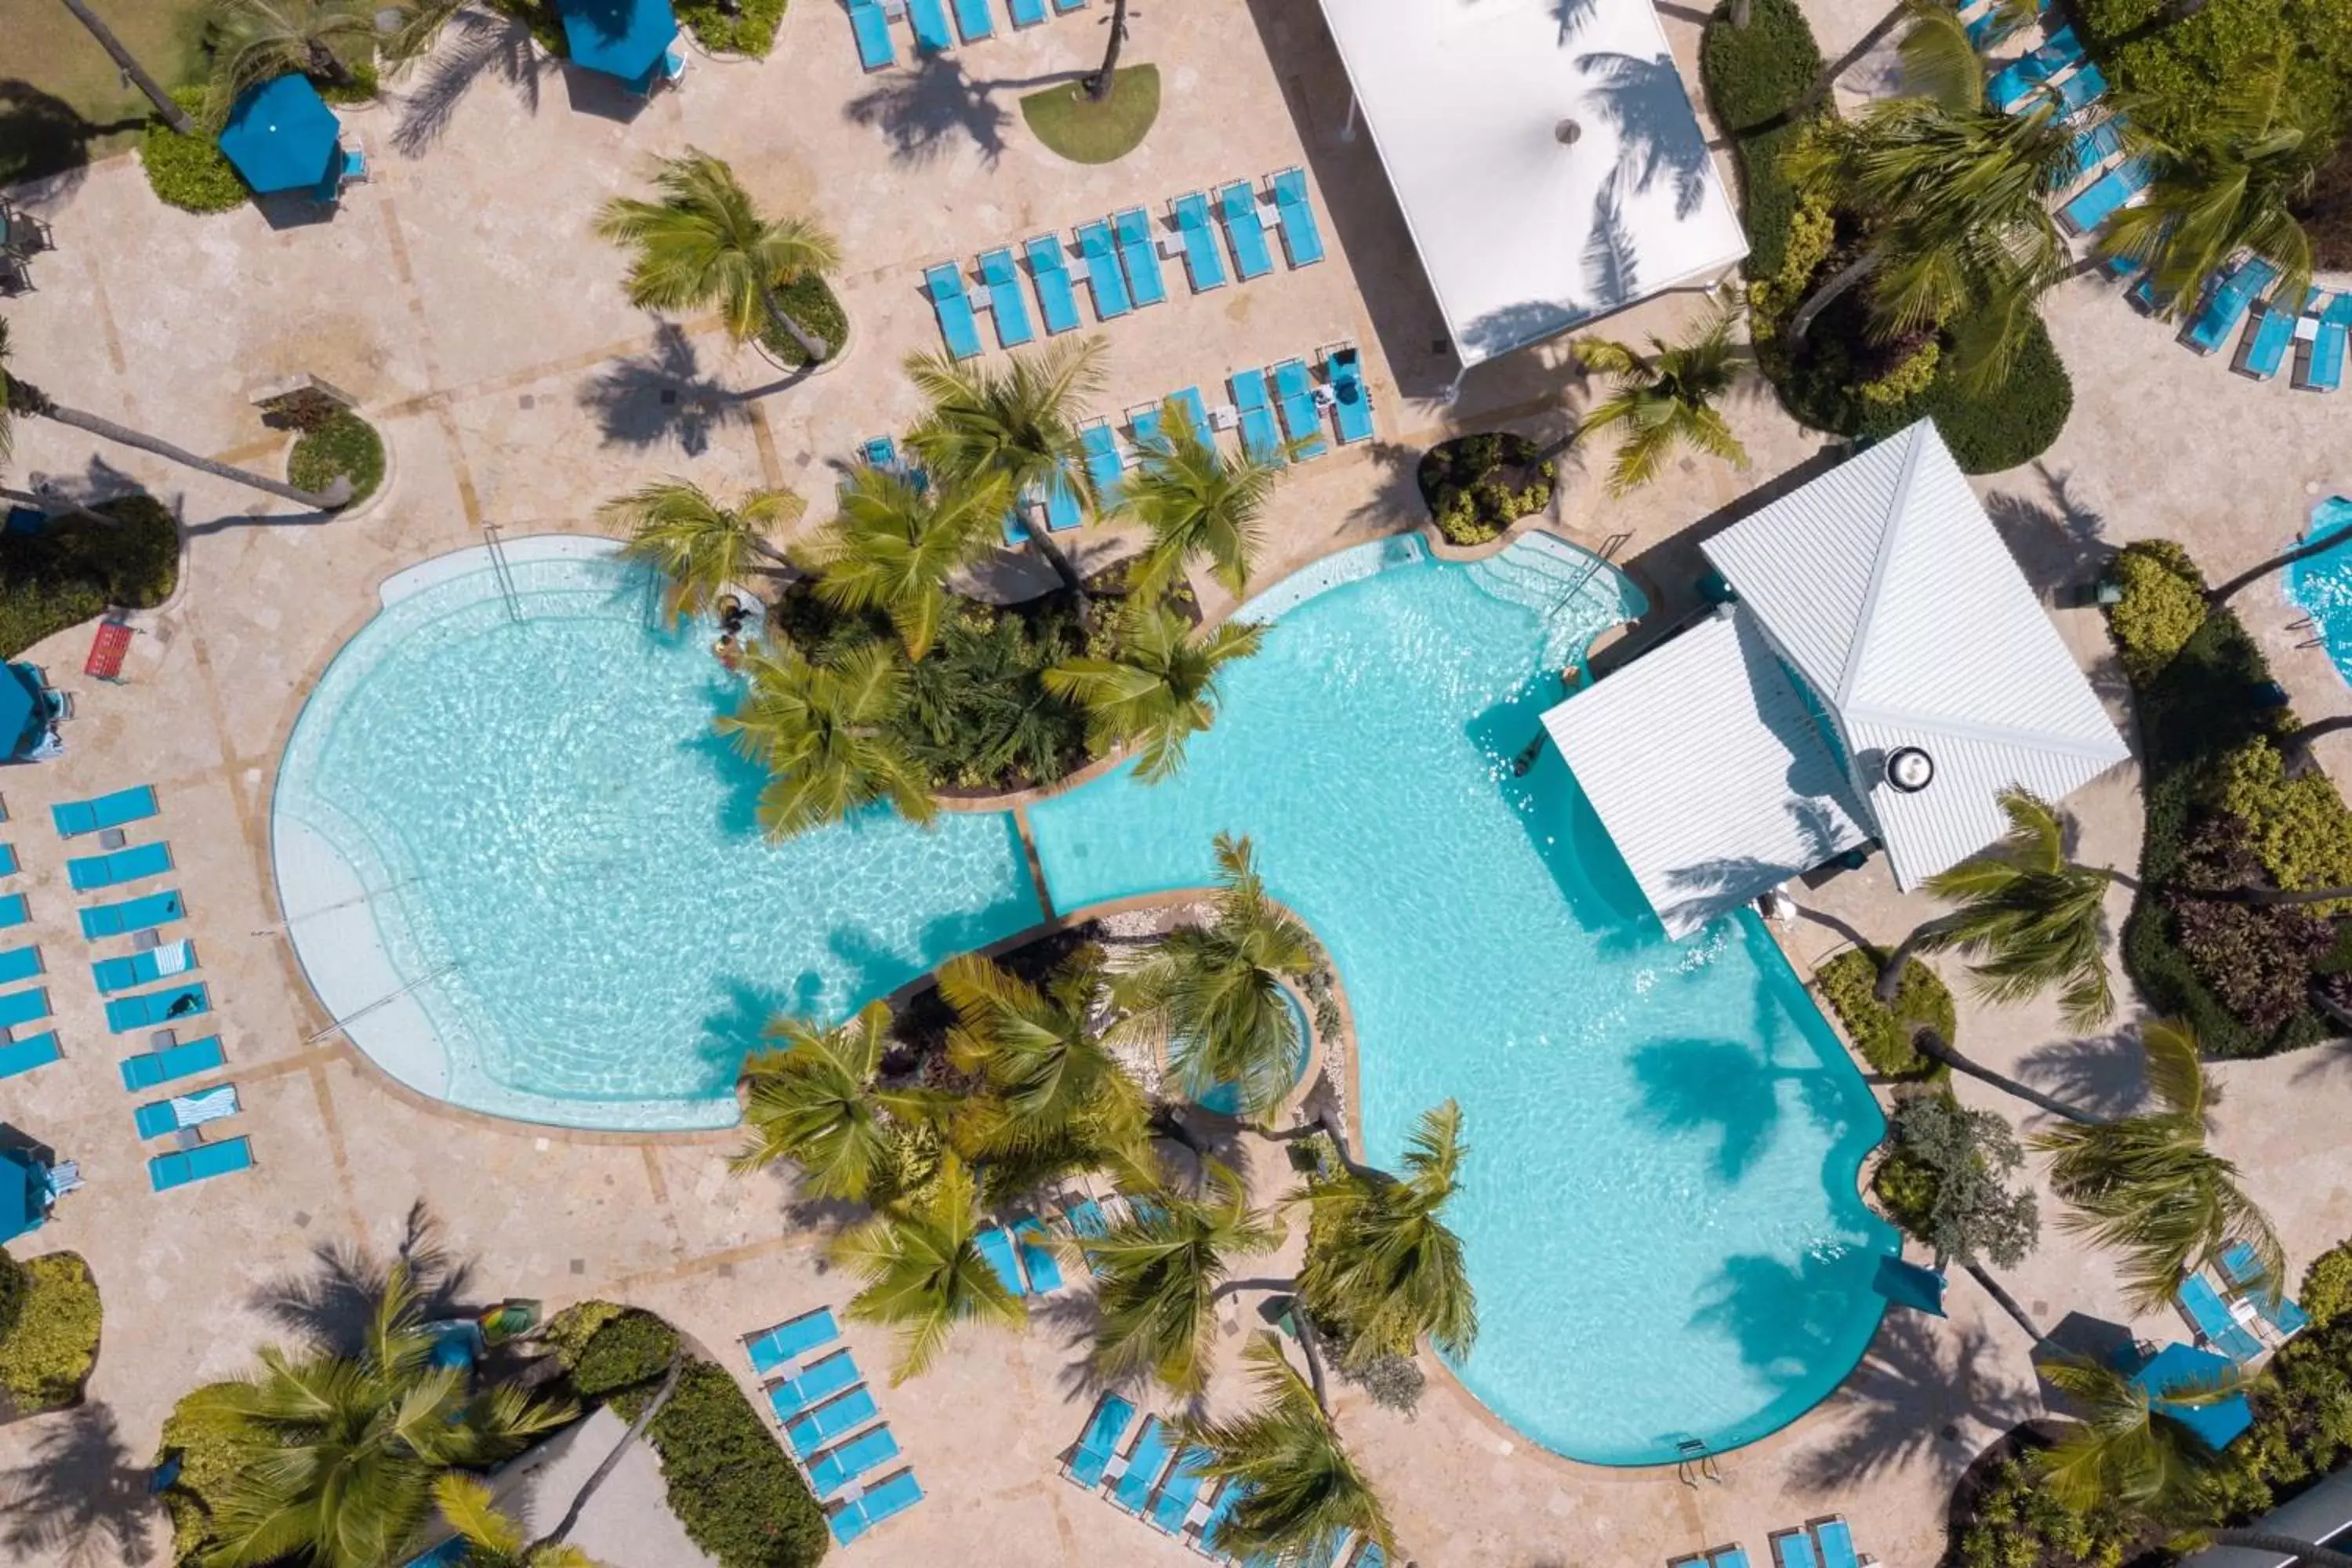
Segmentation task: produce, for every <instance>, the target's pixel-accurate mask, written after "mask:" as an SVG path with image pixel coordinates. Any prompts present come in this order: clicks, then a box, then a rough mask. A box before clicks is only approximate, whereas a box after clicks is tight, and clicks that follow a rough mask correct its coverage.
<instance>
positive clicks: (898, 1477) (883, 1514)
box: [826, 1469, 923, 1546]
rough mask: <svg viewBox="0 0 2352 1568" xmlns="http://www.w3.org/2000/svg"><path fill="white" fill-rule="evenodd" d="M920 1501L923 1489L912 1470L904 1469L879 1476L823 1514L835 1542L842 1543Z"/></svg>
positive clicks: (855, 1537)
mask: <svg viewBox="0 0 2352 1568" xmlns="http://www.w3.org/2000/svg"><path fill="white" fill-rule="evenodd" d="M922 1500H923V1489H922V1488H921V1487H919V1486H918V1485H916V1484H915V1472H914V1471H913V1470H912V1469H904V1470H900V1471H898V1472H897V1473H896V1474H893V1475H887V1476H885V1477H883V1478H882V1479H880V1480H878V1481H877V1482H875V1483H874V1484H873V1485H872V1486H870V1487H868V1488H866V1490H865V1493H864V1494H863V1495H862V1496H858V1497H854V1498H851V1499H850V1500H848V1501H846V1502H841V1503H836V1504H835V1505H834V1506H833V1507H832V1508H831V1509H830V1510H827V1514H826V1522H827V1523H828V1524H829V1525H830V1526H831V1527H832V1530H833V1539H834V1541H835V1543H837V1544H839V1545H842V1546H846V1545H848V1544H849V1543H850V1542H853V1541H855V1540H856V1539H857V1538H858V1537H859V1536H861V1535H863V1534H865V1533H866V1531H869V1530H871V1529H873V1528H874V1527H875V1526H876V1525H877V1524H879V1523H881V1522H882V1521H884V1520H886V1519H889V1518H892V1517H894V1516H896V1515H898V1514H902V1513H904V1512H906V1511H907V1510H908V1509H910V1508H912V1507H914V1506H915V1505H916V1504H917V1503H919V1502H920V1501H922Z"/></svg>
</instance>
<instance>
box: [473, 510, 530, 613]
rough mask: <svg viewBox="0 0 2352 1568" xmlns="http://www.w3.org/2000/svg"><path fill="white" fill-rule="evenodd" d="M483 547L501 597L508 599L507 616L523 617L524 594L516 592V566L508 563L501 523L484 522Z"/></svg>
mask: <svg viewBox="0 0 2352 1568" xmlns="http://www.w3.org/2000/svg"><path fill="white" fill-rule="evenodd" d="M482 540H483V543H482V549H483V552H484V553H486V554H488V556H489V558H490V576H491V577H492V579H494V580H495V581H496V582H497V584H498V585H499V598H501V599H503V600H505V601H506V606H507V618H508V619H509V620H513V621H520V620H521V619H522V595H520V594H518V593H516V592H515V581H514V568H513V567H511V566H509V565H508V564H507V547H506V542H505V541H504V540H502V539H500V538H499V525H498V524H497V523H495V522H486V523H484V524H482Z"/></svg>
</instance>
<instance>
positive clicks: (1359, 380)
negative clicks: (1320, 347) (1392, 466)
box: [1323, 348, 1372, 447]
mask: <svg viewBox="0 0 2352 1568" xmlns="http://www.w3.org/2000/svg"><path fill="white" fill-rule="evenodd" d="M1323 373H1324V374H1326V375H1328V376H1329V377H1330V379H1331V417H1332V419H1333V420H1334V421H1335V422H1336V423H1337V424H1338V425H1339V445H1341V446H1342V447H1345V446H1349V445H1351V444H1352V443H1354V442H1357V441H1369V440H1370V439H1371V438H1372V396H1371V393H1370V389H1368V388H1367V387H1366V386H1365V385H1364V362H1363V357H1362V356H1361V355H1360V354H1359V353H1357V352H1356V351H1355V350H1354V349H1352V348H1347V349H1334V350H1332V351H1331V353H1330V356H1329V357H1328V358H1327V359H1326V360H1324V362H1323Z"/></svg>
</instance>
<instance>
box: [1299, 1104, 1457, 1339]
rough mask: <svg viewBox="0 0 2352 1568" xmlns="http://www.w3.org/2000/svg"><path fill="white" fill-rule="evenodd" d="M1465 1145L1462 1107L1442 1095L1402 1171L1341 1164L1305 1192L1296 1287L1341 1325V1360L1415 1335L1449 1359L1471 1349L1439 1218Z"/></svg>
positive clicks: (1452, 1245)
mask: <svg viewBox="0 0 2352 1568" xmlns="http://www.w3.org/2000/svg"><path fill="white" fill-rule="evenodd" d="M1468 1152H1469V1150H1468V1149H1467V1148H1466V1147H1465V1146H1464V1144H1463V1142H1462V1108H1461V1107H1460V1106H1459V1105H1457V1104H1456V1103H1455V1102H1454V1101H1453V1100H1447V1101H1446V1102H1445V1103H1444V1104H1443V1105H1440V1106H1438V1107H1437V1108H1436V1109H1434V1110H1428V1111H1424V1112H1423V1114H1422V1118H1421V1122H1420V1124H1419V1125H1418V1126H1417V1127H1415V1128H1414V1129H1413V1133H1412V1139H1411V1140H1410V1142H1408V1144H1407V1146H1406V1149H1405V1154H1404V1175H1403V1177H1402V1180H1398V1179H1392V1178H1390V1177H1387V1176H1381V1175H1370V1176H1367V1175H1364V1174H1360V1173H1356V1172H1354V1171H1348V1172H1343V1173H1341V1174H1339V1176H1337V1177H1334V1178H1332V1179H1331V1180H1328V1181H1325V1182H1320V1183H1318V1184H1315V1185H1314V1186H1311V1187H1309V1188H1307V1190H1306V1192H1305V1194H1303V1195H1304V1196H1305V1198H1306V1200H1307V1203H1308V1204H1309V1205H1311V1206H1312V1208H1313V1211H1314V1216H1315V1218H1314V1225H1313V1226H1312V1227H1311V1228H1310V1230H1309V1232H1308V1237H1309V1240H1308V1244H1307V1261H1306V1264H1305V1266H1304V1267H1303V1268H1300V1269H1299V1271H1298V1294H1299V1297H1300V1299H1301V1300H1304V1301H1305V1302H1306V1303H1307V1309H1308V1310H1310V1311H1312V1312H1314V1313H1315V1314H1316V1315H1317V1316H1318V1318H1321V1319H1323V1320H1325V1321H1329V1322H1332V1323H1336V1324H1339V1326H1341V1327H1342V1328H1343V1329H1344V1330H1345V1331H1347V1334H1348V1352H1347V1357H1346V1359H1347V1362H1348V1363H1349V1365H1355V1366H1360V1365H1362V1364H1363V1363H1366V1362H1368V1361H1370V1360H1373V1359H1374V1358H1376V1357H1378V1356H1381V1355H1385V1354H1400V1355H1410V1354H1412V1348H1413V1346H1414V1344H1415V1343H1416V1342H1418V1341H1419V1340H1420V1338H1421V1336H1422V1335H1423V1334H1427V1335H1428V1336H1429V1337H1430V1339H1431V1340H1432V1341H1433V1342H1435V1343H1436V1345H1437V1348H1438V1349H1440V1350H1442V1351H1444V1352H1445V1353H1446V1354H1447V1355H1449V1356H1451V1357H1453V1358H1454V1360H1456V1361H1459V1360H1461V1359H1462V1358H1463V1357H1465V1356H1466V1355H1468V1354H1469V1353H1470V1346H1471V1344H1472V1342H1475V1340H1476V1339H1477V1337H1478V1306H1477V1301H1476V1298H1475V1296H1474V1294H1473V1293H1472V1291H1471V1288H1470V1276H1469V1273H1468V1271H1467V1269H1466V1268H1465V1267H1464V1264H1463V1259H1462V1238H1461V1237H1457V1236H1455V1235H1454V1232H1453V1231H1452V1229H1450V1228H1449V1227H1448V1226H1446V1224H1445V1221H1444V1218H1443V1212H1444V1207H1445V1205H1446V1202H1447V1200H1449V1199H1450V1198H1452V1197H1453V1196H1454V1192H1455V1190H1456V1189H1457V1187H1458V1185H1459V1184H1458V1182H1457V1181H1456V1179H1455V1178H1456V1176H1457V1175H1458V1173H1459V1172H1460V1170H1461V1166H1462V1160H1463V1157H1464V1156H1465V1155H1466V1154H1467V1153H1468Z"/></svg>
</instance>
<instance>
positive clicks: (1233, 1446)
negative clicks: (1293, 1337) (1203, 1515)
mask: <svg viewBox="0 0 2352 1568" xmlns="http://www.w3.org/2000/svg"><path fill="white" fill-rule="evenodd" d="M1242 1355H1243V1358H1244V1360H1245V1361H1247V1362H1248V1363H1249V1364H1250V1370H1251V1374H1252V1381H1253V1382H1255V1384H1257V1388H1258V1393H1259V1394H1260V1396H1261V1402H1260V1404H1259V1405H1258V1407H1257V1408H1256V1409H1255V1410H1253V1411H1251V1412H1250V1413H1249V1414H1248V1415H1244V1416H1241V1417H1240V1418H1238V1419H1237V1420H1233V1421H1208V1422H1202V1423H1198V1424H1195V1425H1194V1426H1192V1440H1193V1441H1195V1442H1197V1443H1199V1444H1200V1445H1201V1446H1202V1447H1204V1448H1206V1449H1207V1450H1208V1451H1209V1455H1210V1458H1209V1462H1208V1464H1207V1465H1205V1466H1203V1467H1202V1473H1204V1474H1206V1475H1208V1476H1211V1477H1213V1478H1215V1479H1221V1480H1223V1481H1224V1482H1225V1483H1226V1484H1228V1485H1230V1486H1235V1487H1238V1488H1240V1489H1241V1491H1240V1494H1239V1495H1240V1499H1241V1500H1240V1501H1239V1502H1237V1503H1235V1504H1234V1508H1233V1511H1231V1512H1230V1513H1228V1514H1226V1515H1225V1517H1224V1521H1223V1523H1221V1524H1220V1525H1219V1526H1218V1527H1217V1531H1216V1539H1215V1540H1214V1541H1213V1542H1204V1543H1203V1544H1205V1545H1209V1546H1212V1547H1213V1548H1214V1549H1215V1550H1216V1551H1217V1552H1219V1553H1222V1554H1225V1555H1230V1556H1234V1557H1238V1558H1244V1559H1249V1558H1254V1557H1258V1556H1265V1557H1272V1558H1276V1559H1278V1560H1279V1561H1281V1562H1284V1563H1324V1562H1329V1561H1330V1560H1332V1558H1333V1557H1334V1556H1336V1554H1337V1553H1338V1551H1339V1543H1340V1542H1343V1541H1345V1540H1346V1539H1347V1538H1348V1536H1349V1533H1350V1532H1353V1533H1354V1534H1357V1535H1360V1536H1362V1537H1363V1538H1364V1539H1366V1540H1368V1541H1371V1542H1376V1543H1378V1545H1379V1546H1380V1549H1381V1552H1383V1553H1384V1554H1386V1555H1387V1556H1389V1557H1390V1558H1391V1559H1393V1558H1394V1557H1395V1555H1396V1539H1395V1536H1394V1534H1393V1532H1392V1531H1391V1530H1390V1528H1389V1520H1388V1513H1387V1511H1386V1510H1383V1509H1382V1508H1381V1500H1380V1498H1379V1497H1378V1496H1377V1495H1376V1494H1375V1493H1374V1492H1373V1490H1372V1486H1371V1482H1370V1479H1368V1478H1367V1477H1366V1476H1365V1475H1364V1472H1363V1471H1362V1470H1360V1469H1359V1468H1357V1466H1356V1461H1355V1460H1354V1458H1351V1457H1350V1456H1349V1453H1348V1450H1347V1448H1346V1447H1343V1446H1342V1445H1341V1444H1340V1442H1339V1433H1338V1432H1337V1431H1335V1430H1333V1428H1332V1426H1331V1422H1330V1418H1329V1417H1328V1416H1327V1415H1324V1414H1323V1407H1322V1406H1321V1405H1318V1404H1317V1403H1316V1402H1315V1393H1314V1390H1313V1389H1311V1388H1309V1387H1308V1386H1307V1382H1306V1380H1305V1379H1303V1378H1301V1377H1300V1376H1299V1375H1298V1373H1297V1372H1295V1371H1293V1370H1292V1368H1291V1365H1290V1363H1289V1362H1288V1361H1286V1359H1284V1357H1283V1353H1282V1342H1281V1341H1279V1340H1277V1339H1276V1338H1275V1337H1274V1335H1272V1334H1271V1333H1261V1334H1258V1335H1255V1336H1254V1337H1253V1338H1252V1339H1251V1341H1250V1343H1249V1347H1248V1348H1247V1349H1246V1350H1244V1352H1242Z"/></svg>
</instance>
